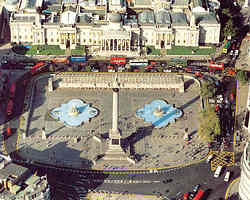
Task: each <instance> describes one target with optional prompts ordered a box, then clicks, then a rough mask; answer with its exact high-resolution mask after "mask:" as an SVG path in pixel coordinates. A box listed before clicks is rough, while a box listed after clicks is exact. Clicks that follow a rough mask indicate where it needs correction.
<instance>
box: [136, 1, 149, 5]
mask: <svg viewBox="0 0 250 200" xmlns="http://www.w3.org/2000/svg"><path fill="white" fill-rule="evenodd" d="M135 5H141V6H143V5H147V6H148V5H151V1H150V0H135Z"/></svg>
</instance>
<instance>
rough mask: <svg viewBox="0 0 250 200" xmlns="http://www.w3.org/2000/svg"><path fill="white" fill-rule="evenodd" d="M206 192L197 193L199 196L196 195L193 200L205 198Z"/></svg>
mask: <svg viewBox="0 0 250 200" xmlns="http://www.w3.org/2000/svg"><path fill="white" fill-rule="evenodd" d="M204 193H205V192H204V190H201V189H200V190H199V191H198V192H197V194H196V195H195V197H194V198H193V200H200V199H201V198H202V197H203V195H204Z"/></svg>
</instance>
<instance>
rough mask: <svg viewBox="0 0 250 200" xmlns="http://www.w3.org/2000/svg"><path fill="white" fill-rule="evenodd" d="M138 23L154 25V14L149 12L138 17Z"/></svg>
mask: <svg viewBox="0 0 250 200" xmlns="http://www.w3.org/2000/svg"><path fill="white" fill-rule="evenodd" d="M138 21H139V23H140V24H154V23H155V19H154V12H153V11H150V10H147V11H144V12H142V13H140V14H139V15H138Z"/></svg>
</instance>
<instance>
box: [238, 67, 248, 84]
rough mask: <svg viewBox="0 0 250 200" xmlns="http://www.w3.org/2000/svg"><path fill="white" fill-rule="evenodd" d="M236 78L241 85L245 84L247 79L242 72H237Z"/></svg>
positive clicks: (244, 72) (245, 74)
mask: <svg viewBox="0 0 250 200" xmlns="http://www.w3.org/2000/svg"><path fill="white" fill-rule="evenodd" d="M236 78H237V80H238V81H240V82H241V83H242V84H246V83H247V80H248V77H247V72H246V71H243V70H238V71H237V75H236Z"/></svg>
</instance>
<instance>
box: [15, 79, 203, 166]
mask: <svg viewBox="0 0 250 200" xmlns="http://www.w3.org/2000/svg"><path fill="white" fill-rule="evenodd" d="M186 81H187V80H186ZM189 82H190V81H189ZM191 83H192V81H191ZM47 84H48V80H47V79H41V80H40V81H39V82H38V84H37V85H36V92H35V99H34V103H33V105H32V111H31V112H32V113H31V116H30V125H29V130H28V137H27V138H26V139H23V138H22V137H20V142H19V153H20V155H22V156H23V157H27V158H28V159H34V160H38V161H42V162H48V163H54V164H58V165H67V166H74V167H82V168H95V169H101V168H106V169H113V168H155V167H157V168H158V167H166V166H170V165H175V164H183V163H188V162H191V161H195V160H199V159H201V158H202V157H204V156H206V155H207V153H208V148H207V145H206V144H203V143H201V142H200V141H199V140H198V134H197V129H198V126H199V112H200V109H201V107H200V98H199V88H198V85H196V83H192V84H191V85H190V86H189V87H188V88H187V89H186V91H185V93H179V92H178V91H174V90H149V89H147V90H134V89H129V90H125V89H124V90H120V92H119V126H118V127H119V129H120V131H121V135H122V142H123V143H122V145H123V146H124V150H125V151H126V152H127V153H133V154H134V155H136V158H137V159H138V161H137V162H136V164H135V165H134V164H124V163H119V162H117V163H115V162H114V163H110V162H109V163H105V162H104V161H100V162H94V160H96V158H98V155H102V154H104V153H105V152H106V149H107V144H108V131H109V129H110V128H111V126H112V90H111V89H110V90H87V89H62V88H59V89H56V90H55V91H53V92H48V91H47ZM71 99H81V100H83V102H84V103H87V104H90V105H91V107H93V108H96V109H98V113H99V114H98V115H97V116H96V117H95V118H93V119H91V121H90V122H89V123H86V124H83V125H82V126H79V127H66V126H65V125H64V124H63V123H61V122H58V121H56V120H54V119H53V118H51V117H50V116H49V112H50V111H51V110H52V109H54V108H56V107H59V106H60V105H61V104H64V103H67V102H68V101H69V100H71ZM155 99H162V100H165V101H166V102H167V103H168V104H173V105H174V106H175V107H176V108H179V109H181V110H182V111H183V113H184V114H183V116H182V117H180V118H179V119H177V120H176V123H172V124H170V125H168V126H167V127H164V128H161V129H155V128H152V126H151V124H147V123H145V122H144V121H143V120H142V119H139V118H137V117H136V110H137V109H139V108H143V107H144V105H145V104H148V103H150V102H152V101H153V100H155ZM43 128H45V132H46V135H47V137H48V138H47V139H46V140H42V139H41V136H42V134H41V133H42V129H43ZM185 130H186V131H187V132H188V133H189V136H190V143H189V144H186V143H185V142H184V139H183V138H184V134H185ZM94 136H95V137H94ZM100 140H101V142H100ZM128 143H129V144H130V145H128Z"/></svg>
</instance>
